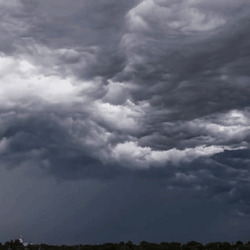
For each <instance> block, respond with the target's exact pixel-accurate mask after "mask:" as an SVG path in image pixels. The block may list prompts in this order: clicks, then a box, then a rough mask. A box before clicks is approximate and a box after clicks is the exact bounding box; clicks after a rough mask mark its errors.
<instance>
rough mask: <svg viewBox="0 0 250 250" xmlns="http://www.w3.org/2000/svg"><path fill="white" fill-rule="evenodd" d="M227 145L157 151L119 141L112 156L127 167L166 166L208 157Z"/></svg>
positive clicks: (133, 143) (219, 151)
mask: <svg viewBox="0 0 250 250" xmlns="http://www.w3.org/2000/svg"><path fill="white" fill-rule="evenodd" d="M225 149H229V148H228V147H223V146H208V147H206V146H204V145H202V146H197V147H194V148H186V149H184V150H178V149H176V148H173V149H170V150H165V151H157V150H153V149H151V148H150V147H141V146H139V145H138V143H137V142H132V141H128V142H124V143H119V144H117V145H116V146H115V147H113V148H112V157H113V159H114V160H116V161H118V162H120V163H121V164H123V165H126V166H127V167H132V168H133V167H136V168H148V167H150V166H166V165H167V164H174V165H179V164H180V163H183V162H191V161H193V160H194V159H197V158H199V157H209V156H212V155H214V154H217V153H221V152H223V151H224V150H225Z"/></svg>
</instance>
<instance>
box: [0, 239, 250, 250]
mask: <svg viewBox="0 0 250 250" xmlns="http://www.w3.org/2000/svg"><path fill="white" fill-rule="evenodd" d="M59 249H60V250H250V241H249V242H247V243H246V244H244V243H243V242H242V241H237V242H236V243H232V244H231V243H229V242H212V243H208V244H204V245H203V244H202V243H199V242H196V241H190V242H188V243H185V244H181V243H178V242H162V243H160V244H156V243H149V242H146V241H142V242H141V243H140V244H133V243H132V242H131V241H129V242H127V243H125V242H120V243H105V244H100V245H74V246H67V245H61V246H55V245H47V244H39V245H33V244H30V245H28V246H23V244H22V243H21V242H20V241H19V240H15V241H8V242H6V243H5V244H1V243H0V250H59Z"/></svg>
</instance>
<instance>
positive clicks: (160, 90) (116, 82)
mask: <svg viewBox="0 0 250 250" xmlns="http://www.w3.org/2000/svg"><path fill="white" fill-rule="evenodd" d="M79 5H80V2H79ZM79 5H78V4H77V3H72V4H71V5H70V6H69V5H67V1H62V2H60V1H57V0H55V1H53V6H52V5H51V6H50V3H49V1H44V3H38V1H32V0H30V1H25V0H23V1H18V0H15V1H12V2H11V3H7V2H6V1H0V7H1V9H2V10H3V11H5V13H6V14H5V15H3V16H1V24H0V31H1V33H2V34H6V35H3V36H1V38H0V44H1V45H0V50H1V54H0V102H1V107H0V136H1V138H0V156H1V160H0V164H1V165H2V166H6V167H7V168H8V169H13V168H19V167H22V166H31V167H32V168H39V169H42V170H43V171H45V172H46V173H48V174H52V175H53V176H56V177H57V178H62V179H82V178H94V179H110V178H115V177H117V176H121V175H127V174H128V175H129V174H131V173H133V174H136V175H137V176H138V177H139V176H140V177H145V178H156V180H158V179H164V180H165V181H164V183H165V185H166V186H168V188H170V189H171V188H191V189H192V190H193V192H197V193H199V192H200V193H202V192H204V191H206V193H207V194H208V195H209V196H214V195H215V194H216V195H218V196H219V195H220V194H224V193H226V194H227V199H228V202H233V201H235V200H241V201H245V203H248V202H247V199H246V197H245V196H246V194H245V191H244V190H246V189H247V188H248V186H249V184H248V181H249V177H250V176H249V170H248V168H249V161H250V156H249V155H250V154H249V141H250V140H249V138H250V105H249V96H250V83H249V66H250V65H249V62H250V58H249V51H250V50H249V49H250V48H249V46H250V42H249V38H250V37H249V32H248V28H247V27H248V26H249V22H250V18H249V16H250V15H249V11H250V8H249V6H248V1H247V0H245V1H243V0H241V1H238V2H237V3H235V1H233V0H228V1H220V2H219V3H218V1H215V0H214V1H209V3H207V2H206V1H201V0H188V1H186V0H185V1H184V0H183V1H164V0H144V1H136V0H135V1H127V0H124V1H123V0H122V1H119V3H118V1H115V0H108V1H101V0H100V1H90V0H86V1H83V2H82V5H80V8H79ZM225 6H227V7H226V8H225ZM53 9H54V10H55V9H56V10H57V11H54V10H53ZM52 10H53V11H52ZM248 205H249V204H248ZM245 210H247V208H245ZM242 213H244V211H242Z"/></svg>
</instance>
